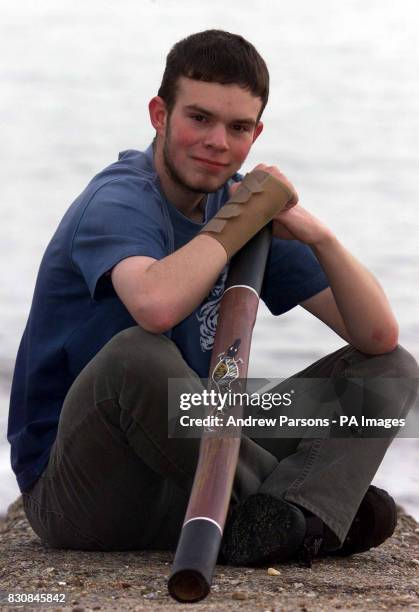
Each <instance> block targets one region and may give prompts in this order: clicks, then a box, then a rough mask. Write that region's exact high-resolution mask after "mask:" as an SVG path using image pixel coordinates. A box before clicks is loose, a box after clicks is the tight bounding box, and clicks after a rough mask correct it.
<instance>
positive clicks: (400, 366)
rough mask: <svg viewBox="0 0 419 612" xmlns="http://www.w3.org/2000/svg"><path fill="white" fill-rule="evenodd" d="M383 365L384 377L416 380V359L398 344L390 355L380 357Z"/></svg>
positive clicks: (418, 370)
mask: <svg viewBox="0 0 419 612" xmlns="http://www.w3.org/2000/svg"><path fill="white" fill-rule="evenodd" d="M380 357H381V358H382V361H383V365H384V364H385V368H384V369H385V375H386V376H387V377H389V378H390V377H393V378H418V376H419V367H418V364H417V361H416V359H415V358H414V357H413V355H412V354H411V353H409V351H407V350H406V349H405V348H403V347H402V346H401V345H400V344H399V345H398V346H397V347H396V348H395V349H394V350H393V351H391V352H390V353H385V354H384V355H380Z"/></svg>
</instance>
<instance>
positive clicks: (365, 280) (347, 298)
mask: <svg viewBox="0 0 419 612" xmlns="http://www.w3.org/2000/svg"><path fill="white" fill-rule="evenodd" d="M312 249H313V251H314V253H315V254H316V256H317V258H318V260H319V262H320V264H321V266H322V268H323V270H324V271H325V273H326V275H327V278H328V280H329V283H330V287H331V292H332V293H333V298H334V301H335V303H336V308H337V310H338V312H339V315H340V319H341V321H342V322H343V324H344V328H343V334H342V333H341V334H340V335H342V336H343V337H345V335H346V336H347V339H349V341H350V342H351V344H353V345H354V346H355V347H356V348H358V349H359V350H360V351H362V352H364V353H372V354H380V353H387V352H389V351H391V350H393V349H394V348H395V347H396V346H397V342H398V334H399V330H398V324H397V321H396V319H395V317H394V314H393V312H392V310H391V307H390V304H389V302H388V299H387V297H386V295H385V293H384V291H383V289H382V288H381V286H380V284H379V283H378V281H377V280H376V278H375V277H374V276H373V275H372V274H371V272H369V271H368V270H367V269H366V268H365V267H364V266H363V265H362V264H361V263H360V262H359V261H358V260H357V259H356V258H355V257H354V256H353V255H352V254H351V253H350V252H349V251H348V250H347V249H345V247H344V246H343V245H342V244H341V243H340V242H339V241H338V240H337V238H336V237H335V236H333V235H331V234H330V235H328V236H327V237H325V238H324V239H323V240H321V241H319V242H317V243H315V244H313V245H312ZM329 300H330V296H329ZM324 304H325V308H327V307H328V309H329V312H333V304H332V302H330V301H329V303H328V304H326V301H325V302H324ZM330 316H332V317H333V315H332V314H329V317H330ZM320 318H321V317H320ZM332 321H336V322H337V325H338V326H339V321H338V320H337V319H336V318H335V319H332ZM345 332H346V333H345ZM338 333H339V332H338Z"/></svg>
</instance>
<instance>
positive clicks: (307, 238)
mask: <svg viewBox="0 0 419 612" xmlns="http://www.w3.org/2000/svg"><path fill="white" fill-rule="evenodd" d="M268 91H269V76H268V71H267V68H266V65H265V62H264V60H263V59H262V58H261V57H260V55H259V54H258V52H257V51H256V49H255V48H254V47H253V46H252V45H251V44H250V43H249V42H247V41H246V40H245V39H243V38H242V37H241V36H237V35H234V34H230V33H227V32H223V31H217V30H210V31H205V32H200V33H198V34H194V35H191V36H189V37H187V38H186V39H184V40H182V41H180V42H178V43H177V44H176V45H175V46H174V47H173V49H172V50H171V51H170V53H169V55H168V57H167V64H166V69H165V72H164V75H163V80H162V83H161V86H160V89H159V91H158V95H157V96H155V97H153V98H152V99H151V101H150V104H149V113H150V120H151V124H152V126H153V129H154V131H155V139H154V142H153V144H152V145H150V146H149V147H148V148H147V149H146V150H145V151H144V152H140V151H133V150H130V151H125V152H123V153H121V154H120V156H119V159H118V161H116V162H114V163H113V164H111V165H110V166H109V167H107V168H106V169H104V170H103V171H102V172H100V173H99V174H97V175H96V176H95V177H94V178H93V179H92V180H91V182H90V183H89V184H88V185H87V187H86V189H85V190H84V191H83V192H82V194H81V195H80V196H79V197H78V198H77V199H76V200H75V202H74V203H73V204H72V205H71V206H70V208H69V209H68V211H67V212H66V214H65V215H64V217H63V219H62V221H61V223H60V224H59V226H58V228H57V230H56V232H55V234H54V236H53V237H52V239H51V242H50V244H49V245H48V248H47V249H46V252H45V255H44V257H43V259H42V263H41V266H40V270H39V275H38V278H37V283H36V288H35V292H34V297H33V302H32V307H31V311H30V314H29V319H28V322H27V326H26V328H25V331H24V334H23V338H22V342H21V344H20V347H19V352H18V356H17V361H16V368H15V373H14V379H13V387H12V393H11V404H10V416H9V429H8V439H9V441H10V443H11V447H12V467H13V469H14V471H15V473H16V476H17V480H18V483H19V486H20V489H21V491H22V494H23V501H24V507H25V511H26V513H27V516H28V519H29V521H30V523H31V525H32V527H33V529H34V530H35V532H36V533H37V534H38V535H39V537H40V538H41V539H42V540H43V541H44V542H46V543H47V544H49V545H51V546H54V547H64V548H75V549H77V548H78V549H97V550H125V549H147V548H163V549H164V548H167V549H174V548H175V547H176V543H177V540H178V537H179V533H180V529H181V525H182V521H183V517H184V514H185V510H186V506H187V502H188V498H189V493H190V490H191V486H192V480H193V476H194V472H195V467H196V463H197V458H198V452H199V439H177V438H168V435H167V380H168V378H184V379H187V380H188V381H190V382H189V389H188V390H189V391H194V390H198V391H199V390H200V389H201V388H202V387H201V382H200V377H201V378H205V377H206V376H207V375H208V368H209V362H210V357H211V349H212V346H213V339H214V331H215V322H216V317H217V309H218V305H219V300H220V296H221V294H222V289H223V285H224V282H225V278H226V272H227V268H228V263H229V260H230V258H231V257H232V255H233V254H234V253H235V252H236V251H237V249H238V248H240V247H241V246H243V244H244V243H245V242H246V241H247V240H248V239H249V238H250V237H251V236H252V235H253V234H254V233H256V231H257V229H258V228H257V223H256V222H255V219H256V218H259V217H260V212H261V209H262V208H263V207H266V210H265V209H264V210H263V211H262V212H263V213H264V214H266V218H268V217H269V218H273V220H274V223H273V228H274V237H273V239H272V245H271V251H270V256H269V261H268V267H267V271H266V276H265V282H264V288H263V293H262V298H263V299H264V301H265V303H266V304H267V306H268V308H269V309H270V310H271V312H272V313H273V314H274V315H281V314H282V313H284V312H286V311H288V310H289V309H291V308H293V307H295V306H297V305H298V304H300V305H302V306H303V307H304V308H305V309H306V310H307V311H309V312H311V313H312V314H313V315H314V316H315V317H318V318H319V319H321V320H322V321H323V322H324V323H325V324H326V325H327V326H329V328H330V329H331V330H332V331H333V332H335V333H337V334H338V335H339V336H341V337H342V338H343V340H344V341H345V346H344V347H343V348H342V349H340V350H339V351H336V352H335V353H333V354H331V355H328V356H326V357H324V358H323V359H321V360H319V361H318V362H316V363H314V364H312V365H311V366H310V367H308V368H307V369H306V370H304V371H303V372H300V373H299V374H298V376H300V377H301V376H304V377H307V378H309V377H313V378H316V377H317V378H319V377H325V378H328V377H334V376H343V377H345V376H354V377H368V376H383V377H385V376H391V377H394V380H395V382H394V385H393V387H392V399H393V401H394V404H395V409H396V412H397V410H399V408H400V411H401V410H402V404H403V405H404V404H405V403H406V401H411V398H407V399H406V398H405V397H402V395H403V394H402V393H400V392H399V388H398V385H397V384H396V383H397V380H396V379H397V377H406V376H416V375H417V366H416V363H415V361H414V359H413V358H412V357H411V356H410V355H409V353H407V352H406V351H405V350H404V349H403V348H401V347H400V346H398V344H397V343H398V325H397V322H396V320H395V318H394V315H393V313H392V311H391V308H390V305H389V303H388V301H387V299H386V296H385V294H384V292H383V290H382V288H381V287H380V285H379V283H378V282H377V280H376V279H375V278H374V277H373V276H372V275H371V274H370V272H369V271H368V270H366V269H365V268H364V267H363V266H362V265H361V264H360V263H359V262H358V261H357V260H356V259H355V258H354V257H353V256H352V255H351V254H350V253H349V252H348V251H347V250H346V249H345V247H344V246H343V245H342V244H341V243H340V242H339V240H338V239H337V237H336V236H335V235H334V234H333V232H332V231H331V230H330V229H329V228H328V227H326V226H325V225H324V224H323V223H322V222H321V221H320V220H318V219H317V218H315V217H314V216H313V215H312V214H311V213H310V212H309V210H307V209H306V208H304V207H303V206H302V205H300V204H299V203H298V197H297V193H296V191H295V189H294V187H293V185H292V184H291V182H290V181H289V180H288V179H287V178H286V177H285V176H284V175H283V174H282V173H281V171H280V170H279V169H278V168H277V167H275V166H272V165H268V164H262V163H261V164H259V165H258V166H257V167H256V169H255V170H254V171H253V173H252V175H253V177H256V179H254V180H260V181H261V184H262V183H263V184H264V180H265V179H269V177H270V175H271V176H272V177H274V178H275V179H276V184H278V182H279V183H280V185H281V186H282V187H281V190H282V196H281V197H279V196H278V197H277V199H275V197H272V195H271V196H269V197H267V199H266V201H265V202H264V204H263V205H262V204H260V203H257V205H255V200H254V199H253V197H249V198H248V199H247V201H245V202H243V204H242V205H241V206H242V207H243V208H242V209H241V210H242V211H245V212H244V213H243V215H244V216H242V217H241V221H243V222H242V226H241V229H240V231H236V230H235V227H236V226H235V225H234V223H235V222H236V221H237V219H236V221H235V220H234V219H226V220H225V223H223V229H222V231H220V232H218V231H213V230H211V226H209V225H208V223H209V222H210V221H211V219H212V218H213V217H214V216H215V215H216V214H217V213H218V211H219V210H220V208H221V207H223V206H224V205H225V204H226V202H227V201H228V200H229V198H230V195H231V193H232V192H235V193H236V194H237V193H239V191H240V189H241V190H243V189H246V188H245V187H243V186H242V185H241V184H240V182H241V179H242V177H241V176H240V175H238V174H237V172H238V171H239V169H240V168H241V166H242V164H243V163H244V161H245V160H246V157H247V155H248V153H249V151H250V149H251V147H252V145H253V143H254V142H255V140H256V139H257V138H258V137H259V135H260V134H261V132H262V129H263V124H262V121H261V115H262V112H263V110H264V108H265V105H266V103H267V100H268ZM262 179H263V180H262ZM235 183H237V185H235ZM247 193H248V192H247ZM245 199H246V198H245ZM280 200H281V201H280ZM258 202H259V201H258ZM282 206H285V209H284V210H282V211H280V209H281V207H282ZM241 221H240V222H241ZM212 227H214V226H212ZM390 442H391V439H390V438H374V439H362V438H359V439H353V438H334V439H333V438H329V439H324V440H319V439H307V438H305V439H281V440H276V439H269V440H259V439H258V440H257V441H255V440H251V439H249V438H246V437H244V438H243V440H242V444H241V450H240V457H239V464H238V469H237V474H236V478H235V482H234V488H233V496H232V500H231V513H230V517H229V520H228V523H227V526H226V532H225V537H224V542H223V547H222V552H223V556H224V559H225V560H226V561H227V562H228V563H238V564H251V565H252V564H254V565H257V564H260V563H264V562H265V561H266V560H267V559H269V560H278V561H281V560H285V559H289V558H294V557H296V556H298V555H300V554H301V552H302V551H303V550H305V549H307V548H308V547H309V545H310V542H313V538H314V539H315V542H316V545H315V546H314V548H313V547H311V554H312V555H315V554H326V553H328V552H330V553H331V552H333V551H335V552H337V553H338V554H351V553H353V552H361V551H364V550H367V549H368V548H370V547H373V546H377V545H379V544H380V543H381V542H383V541H384V540H385V539H386V538H387V537H389V536H390V535H391V534H392V532H393V530H394V527H395V523H396V511H395V504H394V501H393V500H392V499H391V497H390V496H389V495H388V494H387V493H386V492H385V491H382V490H379V489H377V488H375V487H371V486H369V485H370V483H371V481H372V479H373V477H374V474H375V473H376V471H377V469H378V466H379V465H380V463H381V461H382V459H383V456H384V454H385V452H386V450H387V448H388V446H389V444H390ZM267 517H269V521H268V520H267ZM272 518H273V520H271V519H272ZM268 523H269V525H270V526H269V525H268Z"/></svg>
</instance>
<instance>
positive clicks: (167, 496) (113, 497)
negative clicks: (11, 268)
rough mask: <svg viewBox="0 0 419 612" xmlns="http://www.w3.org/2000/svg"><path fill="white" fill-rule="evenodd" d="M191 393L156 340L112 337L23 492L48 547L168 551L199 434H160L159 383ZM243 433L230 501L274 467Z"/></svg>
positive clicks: (132, 334) (169, 347)
mask: <svg viewBox="0 0 419 612" xmlns="http://www.w3.org/2000/svg"><path fill="white" fill-rule="evenodd" d="M168 378H182V379H184V380H185V389H184V391H185V392H190V393H194V392H201V391H202V385H201V381H200V379H199V377H198V376H197V374H196V373H195V372H194V371H193V370H191V369H190V368H189V366H188V365H187V364H186V362H185V361H184V360H183V358H182V356H181V353H180V352H179V350H178V349H177V347H176V345H175V344H174V343H173V342H172V341H171V340H169V339H168V338H166V337H165V336H157V335H154V334H150V333H148V332H146V331H144V330H143V329H141V328H140V327H133V328H130V329H127V330H124V331H123V332H121V333H119V334H117V335H116V336H115V337H114V338H113V339H112V340H111V341H110V342H108V344H107V345H106V346H104V347H103V349H102V350H101V351H99V353H98V354H97V355H96V356H95V357H94V358H93V359H92V360H91V361H90V362H89V364H88V365H87V366H86V367H85V368H84V369H83V371H82V372H81V373H80V375H79V376H78V377H77V379H76V380H75V381H74V383H73V385H72V387H71V388H70V390H69V392H68V394H67V397H66V399H65V401H64V404H63V408H62V412H61V415H60V421H59V427H58V432H57V437H56V440H55V443H54V445H53V447H52V450H51V456H50V460H49V463H48V466H47V468H46V469H45V471H44V473H43V475H42V476H41V478H40V480H39V481H38V482H37V483H36V484H35V486H34V488H33V489H32V490H31V491H29V493H28V494H25V495H24V504H25V509H26V511H27V514H28V518H29V520H30V522H31V524H32V525H33V527H34V529H35V531H37V533H38V535H40V537H41V538H42V539H43V540H44V541H46V542H47V543H49V544H50V545H52V546H56V547H64V548H66V547H68V548H89V549H102V550H124V549H146V548H174V547H175V546H176V543H177V539H178V537H179V533H180V528H181V525H182V522H183V518H184V515H185V511H186V506H187V502H188V499H189V494H190V490H191V486H192V482H193V477H194V473H195V468H196V464H197V461H198V454H199V444H200V440H199V439H198V438H196V439H181V438H168V423H167V405H168V397H167V381H168ZM277 463H278V462H277V460H276V458H275V457H273V455H271V453H269V452H268V451H266V450H265V449H263V448H261V447H259V446H258V445H257V444H256V443H255V442H253V441H251V440H249V439H244V440H243V441H242V447H241V452H240V457H239V465H238V470H237V474H236V479H235V483H234V491H233V500H236V501H238V500H239V499H242V498H244V497H247V496H248V495H250V494H251V493H254V492H255V491H256V490H257V489H258V488H259V487H260V485H261V483H262V482H263V481H264V480H265V479H266V477H267V476H268V475H269V474H270V473H271V472H272V471H273V470H274V469H275V467H276V466H277Z"/></svg>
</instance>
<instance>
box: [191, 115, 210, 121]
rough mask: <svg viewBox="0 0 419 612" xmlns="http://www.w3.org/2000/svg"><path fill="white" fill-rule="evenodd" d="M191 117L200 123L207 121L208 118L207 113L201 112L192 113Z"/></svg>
mask: <svg viewBox="0 0 419 612" xmlns="http://www.w3.org/2000/svg"><path fill="white" fill-rule="evenodd" d="M191 118H192V119H194V120H195V121H198V123H204V122H205V121H207V118H206V117H205V115H200V114H195V115H191Z"/></svg>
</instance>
